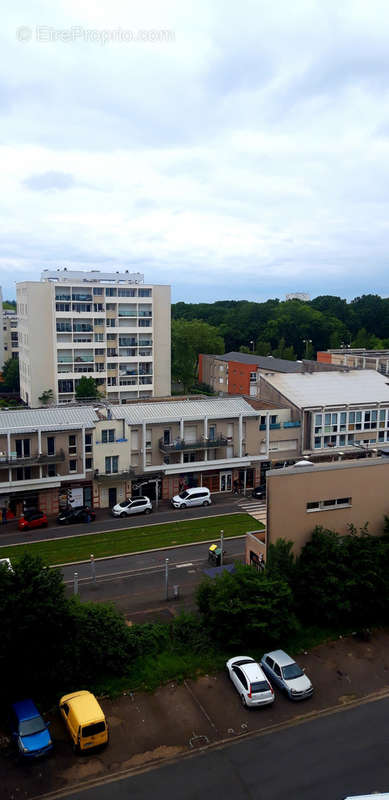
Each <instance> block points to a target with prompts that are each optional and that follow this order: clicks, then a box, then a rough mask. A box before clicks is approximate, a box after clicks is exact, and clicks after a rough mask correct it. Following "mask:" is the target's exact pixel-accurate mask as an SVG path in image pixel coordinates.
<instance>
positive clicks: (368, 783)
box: [67, 699, 389, 800]
mask: <svg viewBox="0 0 389 800" xmlns="http://www.w3.org/2000/svg"><path fill="white" fill-rule="evenodd" d="M388 717H389V699H385V700H379V701H376V702H372V703H367V704H365V705H361V706H359V707H357V708H354V709H352V710H348V711H342V712H338V713H334V714H330V715H329V716H326V717H323V718H318V719H315V720H314V721H312V722H306V723H304V724H297V725H293V726H292V727H288V728H286V729H284V730H279V731H276V732H274V733H271V734H265V735H261V736H256V737H253V738H252V739H247V740H245V741H239V742H236V743H234V744H232V745H226V746H221V747H218V748H216V749H211V750H209V751H202V752H201V753H198V754H195V755H194V756H193V757H189V758H188V757H187V758H182V759H181V760H178V761H177V762H176V763H173V764H170V765H167V766H164V767H161V768H158V769H151V770H149V771H148V772H144V773H142V774H137V775H133V776H131V777H127V778H122V779H121V780H115V781H113V782H109V781H107V782H105V783H103V784H102V785H100V786H99V785H95V786H94V787H93V788H91V789H87V790H85V791H81V790H79V791H77V792H76V793H70V794H69V795H67V796H68V798H69V800H81V798H82V800H92V798H93V800H125V799H126V800H127V798H128V797H133V798H136V800H150V798H151V797H162V798H169V800H182V798H185V800H204V798H223V800H344V798H345V797H347V796H349V795H356V794H365V793H366V794H367V793H372V792H377V791H381V792H385V791H388V790H389V732H388Z"/></svg>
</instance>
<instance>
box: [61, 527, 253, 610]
mask: <svg viewBox="0 0 389 800" xmlns="http://www.w3.org/2000/svg"><path fill="white" fill-rule="evenodd" d="M225 550H226V555H225V563H226V564H231V563H233V562H234V561H235V560H242V559H243V556H244V537H235V538H233V539H228V540H226V542H225ZM166 559H168V587H169V588H168V600H169V601H172V602H173V606H172V605H171V604H170V605H169V604H168V603H167V602H166V599H167V598H166V582H165V570H166ZM209 566H210V565H209V564H208V545H206V544H205V545H204V544H193V545H187V546H185V547H171V548H169V549H167V550H155V551H150V552H147V553H134V554H133V555H129V556H118V557H115V558H104V559H101V560H97V561H96V562H95V564H94V567H93V568H92V565H91V562H90V561H88V562H84V563H79V564H76V565H69V566H66V567H63V568H62V573H63V576H64V580H65V583H66V584H67V587H68V593H69V594H71V593H72V592H73V590H74V573H75V572H77V576H78V593H79V596H80V598H81V600H85V601H87V600H94V601H107V600H112V601H114V602H115V604H116V605H117V606H118V607H119V608H120V609H121V610H122V611H124V612H125V613H126V614H127V616H132V615H134V614H139V613H140V612H141V611H142V612H145V611H147V610H149V612H150V613H151V612H153V611H155V610H156V609H159V614H157V616H160V617H162V618H163V617H164V616H166V615H168V616H170V615H171V613H174V611H175V610H176V609H177V608H182V607H190V606H191V604H192V598H193V594H194V590H195V588H196V586H197V585H198V584H199V582H200V581H201V580H202V579H203V578H204V576H205V572H204V571H205V570H206V569H208V568H209ZM92 570H93V571H92ZM94 577H95V580H94ZM174 586H178V587H179V589H178V590H179V598H178V600H174V599H173V595H174V588H173V587H174ZM161 612H162V613H161ZM165 612H166V613H165ZM134 619H135V620H136V621H138V620H137V619H136V616H135V617H134Z"/></svg>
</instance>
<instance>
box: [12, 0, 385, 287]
mask: <svg viewBox="0 0 389 800" xmlns="http://www.w3.org/2000/svg"><path fill="white" fill-rule="evenodd" d="M98 5H99V8H96V4H95V3H94V2H93V3H92V2H91V0H77V2H76V0H66V2H62V3H61V2H57V3H55V4H53V3H52V2H47V3H46V2H41V1H40V0H36V2H34V3H31V2H29V3H27V2H26V0H25V1H24V2H23V1H20V0H15V2H14V3H13V4H12V6H11V5H9V10H8V14H7V18H6V19H4V18H3V27H2V31H1V35H0V46H1V53H2V67H3V69H2V74H1V77H0V159H1V175H2V191H1V194H0V236H1V247H0V283H1V284H2V286H3V292H4V294H5V295H6V296H10V297H14V296H15V289H14V281H15V280H25V279H32V280H36V279H39V276H40V272H41V270H42V269H45V268H54V267H57V266H61V267H62V266H68V267H73V268H80V269H86V268H87V267H91V268H96V269H110V268H112V269H115V270H116V269H119V268H121V267H123V268H126V269H128V268H130V269H134V270H139V271H142V272H144V274H145V280H146V281H150V282H154V283H171V284H172V286H173V299H174V300H187V301H197V300H205V301H213V300H216V299H225V298H235V299H237V298H247V299H254V300H255V299H258V300H261V299H265V298H267V297H275V296H278V297H281V298H282V297H283V296H284V294H285V293H286V292H289V291H295V290H297V291H308V292H310V293H311V294H312V295H313V296H314V295H317V294H340V295H341V296H343V297H349V298H350V297H354V296H356V295H358V294H361V293H363V292H371V291H373V292H378V293H380V294H383V295H387V294H389V291H388V269H387V264H388V251H389V213H388V211H389V207H388V201H389V103H388V99H389V98H388V94H389V47H388V34H389V7H388V4H387V0H382V2H380V0H369V2H368V3H367V2H366V0H346V1H344V0H326V1H325V2H323V0H317V2H316V1H315V0H293V2H291V1H290V0H272V2H269V0H263V1H262V0H256V2H254V1H253V0H243V1H242V2H239V3H237V2H236V0H233V2H231V1H230V0H208V2H205V0H196V3H195V4H193V3H192V1H190V2H189V0H163V2H161V0H142V2H140V0H139V2H138V3H136V2H135V1H133V2H131V3H129V2H128V0H109V2H108V0H100V3H99V4H98Z"/></svg>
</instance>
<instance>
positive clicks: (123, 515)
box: [120, 511, 127, 519]
mask: <svg viewBox="0 0 389 800" xmlns="http://www.w3.org/2000/svg"><path fill="white" fill-rule="evenodd" d="M120 516H121V517H122V519H123V517H126V516H127V514H126V512H125V511H122V513H121V514H120Z"/></svg>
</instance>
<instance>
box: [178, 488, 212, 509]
mask: <svg viewBox="0 0 389 800" xmlns="http://www.w3.org/2000/svg"><path fill="white" fill-rule="evenodd" d="M170 502H171V504H172V506H173V507H174V508H188V507H189V506H210V505H211V502H212V500H211V492H210V491H209V489H207V488H206V487H205V486H193V488H192V489H184V491H183V492H181V494H176V495H175V497H172V499H171V501H170Z"/></svg>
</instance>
